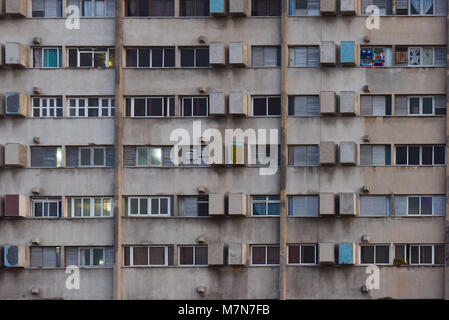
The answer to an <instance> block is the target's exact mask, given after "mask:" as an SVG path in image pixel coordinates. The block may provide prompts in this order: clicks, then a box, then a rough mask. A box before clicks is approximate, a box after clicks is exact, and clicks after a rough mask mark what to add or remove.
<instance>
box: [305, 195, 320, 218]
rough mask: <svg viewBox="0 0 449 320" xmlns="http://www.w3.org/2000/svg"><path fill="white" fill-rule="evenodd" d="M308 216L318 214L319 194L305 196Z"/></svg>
mask: <svg viewBox="0 0 449 320" xmlns="http://www.w3.org/2000/svg"><path fill="white" fill-rule="evenodd" d="M305 198H306V213H305V215H306V216H318V196H305Z"/></svg>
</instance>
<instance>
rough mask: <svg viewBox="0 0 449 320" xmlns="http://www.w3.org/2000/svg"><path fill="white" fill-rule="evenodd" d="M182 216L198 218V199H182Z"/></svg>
mask: <svg viewBox="0 0 449 320" xmlns="http://www.w3.org/2000/svg"><path fill="white" fill-rule="evenodd" d="M181 215H182V216H184V217H196V216H198V199H197V197H184V198H182V202H181Z"/></svg>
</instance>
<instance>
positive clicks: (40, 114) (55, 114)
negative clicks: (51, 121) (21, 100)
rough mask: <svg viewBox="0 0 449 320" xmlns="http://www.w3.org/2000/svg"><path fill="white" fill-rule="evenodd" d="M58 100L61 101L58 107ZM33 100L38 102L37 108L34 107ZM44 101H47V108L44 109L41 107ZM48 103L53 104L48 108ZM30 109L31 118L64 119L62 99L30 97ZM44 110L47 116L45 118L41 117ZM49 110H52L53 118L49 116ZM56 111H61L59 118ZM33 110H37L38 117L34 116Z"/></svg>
mask: <svg viewBox="0 0 449 320" xmlns="http://www.w3.org/2000/svg"><path fill="white" fill-rule="evenodd" d="M58 99H61V105H60V106H58V103H57V102H58ZM35 100H38V101H39V107H35V106H34V101H35ZM44 100H45V101H47V106H46V107H43V106H42V104H43V102H44ZM50 101H53V103H54V106H53V107H51V106H50ZM32 109H33V111H32V114H33V118H62V117H64V103H63V101H62V97H32ZM44 109H46V110H47V115H46V116H43V115H42V113H43V110H44ZM51 109H53V113H54V116H50V110H51ZM58 109H60V110H61V111H62V112H61V116H57V111H58ZM35 110H39V116H38V117H35V116H34V111H35Z"/></svg>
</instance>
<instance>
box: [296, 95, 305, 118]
mask: <svg viewBox="0 0 449 320" xmlns="http://www.w3.org/2000/svg"><path fill="white" fill-rule="evenodd" d="M294 99H295V100H294V101H295V109H294V115H295V116H305V115H307V97H305V96H297V97H295V98H294Z"/></svg>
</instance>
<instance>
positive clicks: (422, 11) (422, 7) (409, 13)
mask: <svg viewBox="0 0 449 320" xmlns="http://www.w3.org/2000/svg"><path fill="white" fill-rule="evenodd" d="M432 7H433V13H432V14H424V1H423V0H420V1H419V13H418V14H412V2H411V1H410V0H408V15H409V16H414V17H416V16H425V17H426V16H429V17H430V16H434V15H435V0H433V1H432Z"/></svg>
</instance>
